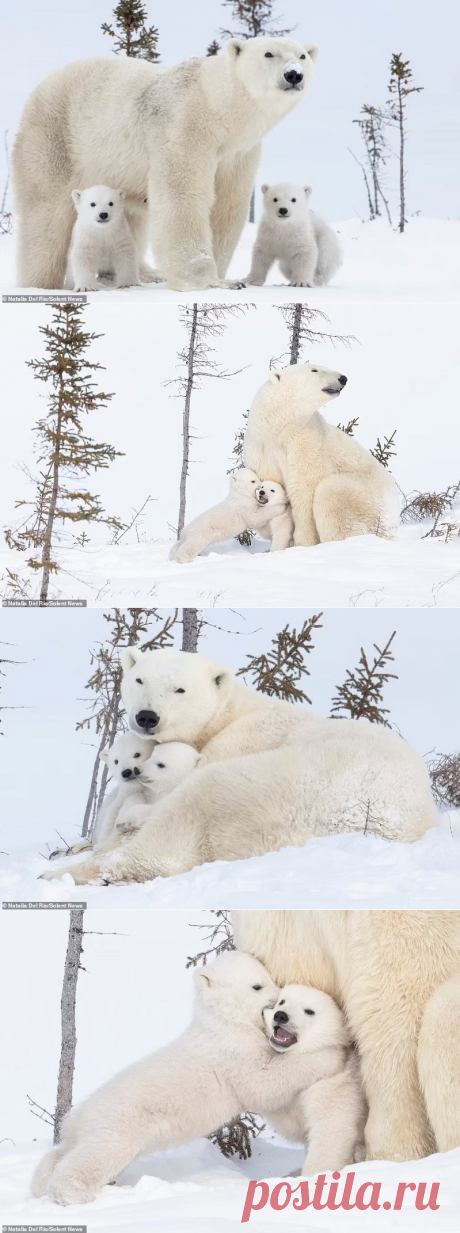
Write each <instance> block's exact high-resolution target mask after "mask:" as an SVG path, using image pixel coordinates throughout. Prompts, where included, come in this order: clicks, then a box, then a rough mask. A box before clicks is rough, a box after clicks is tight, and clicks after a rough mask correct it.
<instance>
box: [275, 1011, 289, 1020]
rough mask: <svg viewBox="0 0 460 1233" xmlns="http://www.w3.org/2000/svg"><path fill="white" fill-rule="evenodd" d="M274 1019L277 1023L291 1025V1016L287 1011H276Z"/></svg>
mask: <svg viewBox="0 0 460 1233" xmlns="http://www.w3.org/2000/svg"><path fill="white" fill-rule="evenodd" d="M273 1019H274V1021H275V1023H289V1015H287V1014H286V1011H285V1010H275V1013H274V1015H273Z"/></svg>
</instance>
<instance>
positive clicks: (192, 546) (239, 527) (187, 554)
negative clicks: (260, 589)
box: [169, 467, 293, 562]
mask: <svg viewBox="0 0 460 1233" xmlns="http://www.w3.org/2000/svg"><path fill="white" fill-rule="evenodd" d="M248 527H250V528H251V529H252V530H253V531H258V533H259V535H261V536H262V539H270V540H271V548H270V551H271V552H276V551H279V550H280V549H283V548H289V545H290V543H291V538H292V530H293V524H292V519H291V515H290V511H289V502H288V499H287V496H286V493H285V491H284V488H283V487H282V486H281V484H276V483H274V482H272V481H271V480H260V479H259V476H258V475H256V473H255V471H249V470H247V469H246V468H244V467H243V468H241V469H240V470H239V471H234V472H233V474H232V475H231V476H230V482H229V490H228V496H227V497H226V499H225V501H221V502H220V504H219V505H214V506H213V507H212V509H208V510H206V511H205V513H204V514H200V515H199V516H198V518H194V519H193V522H189V523H188V525H187V526H185V527H184V528H183V530H182V531H181V533H180V537H179V540H178V542H177V544H174V546H173V547H172V548H171V552H170V554H169V559H170V561H180V562H184V561H194V559H195V557H197V556H198V555H199V553H200V552H204V549H205V548H209V545H210V544H217V543H219V542H221V541H222V540H225V539H230V538H231V537H232V536H236V535H240V534H241V532H242V531H246V530H247V528H248Z"/></svg>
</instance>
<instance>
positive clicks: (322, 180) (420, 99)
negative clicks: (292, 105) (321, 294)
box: [0, 0, 460, 221]
mask: <svg viewBox="0 0 460 1233" xmlns="http://www.w3.org/2000/svg"><path fill="white" fill-rule="evenodd" d="M113 7H114V5H113V3H112V0H79V3H78V4H75V3H71V2H70V0H41V3H39V4H38V3H36V0H23V2H22V3H21V4H16V5H12V4H10V5H8V6H6V5H5V6H4V9H3V17H2V26H1V28H0V29H1V35H2V37H1V38H0V43H1V45H2V60H0V83H1V85H0V130H5V129H8V130H9V134H10V138H11V139H12V138H13V135H14V133H15V131H16V129H17V126H18V122H19V117H20V114H21V111H22V108H23V106H24V103H25V100H26V98H27V96H28V94H29V93H30V91H31V90H32V89H33V88H34V87H35V86H36V85H37V84H38V82H40V81H41V80H42V79H43V78H44V77H45V76H47V74H48V73H50V72H53V71H54V70H55V69H57V68H60V67H61V66H62V65H64V64H66V63H69V62H70V61H72V60H76V59H80V58H86V57H88V56H94V55H105V54H111V51H110V47H111V41H110V40H109V39H108V37H107V36H105V35H103V34H102V32H101V29H100V27H101V23H102V22H103V21H110V19H111V13H112V8H113ZM147 8H148V13H149V22H150V23H151V24H153V23H154V24H155V25H156V26H157V27H158V28H159V31H160V49H161V56H162V61H163V63H165V64H172V63H175V62H177V61H180V60H183V59H187V58H188V57H189V56H195V55H202V54H203V53H204V52H205V50H206V47H207V45H208V43H209V42H210V41H211V39H212V38H213V37H214V36H215V34H216V32H217V31H218V30H219V27H220V26H221V25H224V26H228V25H229V24H230V22H231V18H230V10H229V9H228V8H224V7H223V5H222V4H221V3H219V0H199V3H198V4H191V3H189V0H148V4H147ZM276 8H277V12H278V13H279V15H280V18H281V17H282V20H281V23H280V24H281V25H286V26H290V25H293V26H296V27H297V28H296V37H297V38H299V40H301V41H303V42H315V43H317V44H318V45H319V46H320V50H321V55H320V60H319V62H318V65H317V70H316V76H315V80H314V84H313V86H312V87H311V90H310V92H309V94H308V96H307V98H306V99H305V100H304V101H303V102H302V103H301V105H300V107H299V108H298V109H297V111H296V112H295V113H294V114H293V115H292V116H291V117H290V118H289V119H288V120H286V121H285V122H284V123H283V124H282V125H281V126H279V128H278V129H276V130H275V131H274V132H273V133H272V134H270V135H269V137H268V138H267V139H266V141H265V143H264V155H263V161H262V165H261V169H260V175H259V183H262V182H263V181H264V180H268V181H271V182H273V181H275V180H283V179H288V180H293V181H297V182H298V181H299V180H300V182H303V183H310V184H313V186H314V191H315V196H314V206H315V208H317V209H318V210H320V211H321V210H323V211H324V212H325V214H326V216H327V217H329V218H330V219H331V220H335V221H338V220H339V219H343V218H348V217H351V216H352V215H354V214H356V213H358V214H362V213H363V212H364V211H365V198H364V193H363V186H362V183H361V172H360V170H359V168H358V167H357V166H356V164H355V163H354V162H353V160H352V158H351V155H350V154H349V153H348V147H349V146H352V148H353V149H354V150H355V151H356V152H358V151H359V139H358V138H359V134H358V131H357V129H356V127H354V126H353V124H352V121H353V119H354V118H356V117H357V116H358V114H359V110H360V108H361V105H362V104H363V103H366V102H367V103H374V104H381V103H382V102H383V101H384V100H385V97H386V87H387V80H388V64H389V61H390V57H391V54H392V53H393V52H401V53H402V54H403V56H404V58H405V59H407V58H408V59H410V62H411V65H412V69H413V74H414V84H416V85H421V86H423V87H424V92H423V94H420V95H415V96H413V98H412V99H411V100H409V109H410V110H409V121H408V129H409V136H408V158H407V166H408V179H407V197H408V210H409V212H410V213H411V212H414V211H416V210H421V211H422V213H424V214H429V215H432V216H443V217H455V218H457V217H458V215H459V204H458V203H459V180H460V176H459V151H460V110H459V95H460V81H459V75H458V47H459V44H460V10H459V6H458V4H456V3H455V0H438V3H437V4H436V8H435V10H434V11H433V10H432V9H431V8H430V9H429V7H428V4H427V3H426V0H425V3H423V2H422V3H420V0H385V3H381V4H379V5H376V4H372V3H369V0H348V3H346V4H345V3H344V2H343V0H309V2H308V4H306V3H305V0H279V4H278V5H277V6H276ZM392 144H393V147H395V142H393V143H392ZM388 184H389V186H390V196H391V197H392V200H393V201H394V191H393V188H394V187H395V186H396V164H395V162H394V161H393V160H392V162H391V166H389V169H388Z"/></svg>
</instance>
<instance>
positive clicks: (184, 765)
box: [93, 732, 202, 849]
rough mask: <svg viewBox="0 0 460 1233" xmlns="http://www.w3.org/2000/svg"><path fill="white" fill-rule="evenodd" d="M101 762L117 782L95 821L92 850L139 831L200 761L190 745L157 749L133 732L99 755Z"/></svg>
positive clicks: (180, 743) (174, 744)
mask: <svg viewBox="0 0 460 1233" xmlns="http://www.w3.org/2000/svg"><path fill="white" fill-rule="evenodd" d="M101 759H102V761H103V762H105V763H106V764H107V766H108V768H109V771H110V775H111V777H112V778H113V779H115V780H116V781H117V782H116V787H115V788H114V791H113V792H111V793H110V796H109V797H107V799H106V801H104V803H103V805H102V809H101V810H100V812H99V814H98V816H97V819H96V827H95V831H94V836H93V847H94V848H95V849H97V848H100V847H101V845H102V844H106V843H107V842H108V841H109V840H110V839H113V838H116V837H117V836H121V835H129V834H132V833H133V831H136V830H138V829H139V827H140V826H142V823H143V822H144V821H145V820H146V818H148V817H150V816H151V813H152V806H153V805H155V804H156V802H157V801H159V800H161V799H162V798H163V797H164V796H167V795H168V793H169V792H172V791H173V789H174V788H177V787H178V785H179V784H180V783H182V781H183V780H184V779H185V778H186V776H187V775H189V774H190V772H191V771H193V770H195V769H196V767H197V766H198V764H199V763H200V762H201V761H202V757H201V755H200V754H199V753H198V752H197V750H196V749H194V748H193V746H192V745H186V744H185V743H183V742H182V741H170V742H169V743H165V744H164V745H157V744H156V742H155V741H154V740H152V739H148V738H147V737H140V736H137V735H136V733H135V732H124V733H123V734H122V735H121V736H119V737H117V740H116V741H114V743H113V745H112V746H111V747H110V749H108V750H103V751H102V753H101Z"/></svg>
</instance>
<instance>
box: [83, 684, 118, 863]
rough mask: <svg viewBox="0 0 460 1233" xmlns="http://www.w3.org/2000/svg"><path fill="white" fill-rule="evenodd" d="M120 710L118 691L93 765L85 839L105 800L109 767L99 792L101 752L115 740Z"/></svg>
mask: <svg viewBox="0 0 460 1233" xmlns="http://www.w3.org/2000/svg"><path fill="white" fill-rule="evenodd" d="M119 712H120V695H119V694H118V693H116V694H115V693H114V694H113V697H112V702H111V705H110V711H109V715H108V717H107V723H106V724H105V725H104V729H103V732H102V736H101V739H100V742H99V748H98V751H97V754H96V757H95V759H94V766H93V772H92V775H91V783H90V786H89V792H88V799H87V801H86V807H85V813H84V817H83V825H82V828H81V833H82V838H83V839H85V838H86V836H87V835H91V832H92V830H93V827H94V822H95V819H96V814H97V811H98V809H99V808H100V806H101V805H102V802H103V800H104V795H105V790H106V787H107V777H108V767H107V765H106V764H104V770H103V772H102V778H101V786H100V789H99V793H98V791H97V777H98V774H99V767H100V762H101V753H102V750H103V749H105V747H106V745H112V744H113V742H114V740H115V737H116V735H117V730H118V718H119ZM96 804H97V808H96Z"/></svg>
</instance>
